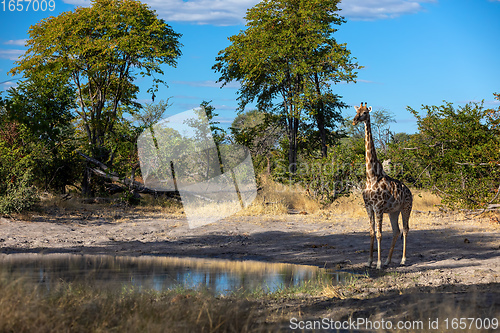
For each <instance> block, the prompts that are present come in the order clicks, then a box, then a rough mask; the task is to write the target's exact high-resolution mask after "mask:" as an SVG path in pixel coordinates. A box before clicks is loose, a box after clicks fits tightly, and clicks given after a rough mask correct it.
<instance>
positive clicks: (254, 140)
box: [230, 110, 285, 175]
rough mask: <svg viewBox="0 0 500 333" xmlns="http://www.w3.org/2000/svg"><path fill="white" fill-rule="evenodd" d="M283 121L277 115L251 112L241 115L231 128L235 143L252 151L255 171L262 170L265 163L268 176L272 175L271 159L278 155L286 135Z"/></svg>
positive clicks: (257, 111)
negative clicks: (281, 142) (280, 144)
mask: <svg viewBox="0 0 500 333" xmlns="http://www.w3.org/2000/svg"><path fill="white" fill-rule="evenodd" d="M282 121H283V119H280V117H279V116H277V115H274V114H271V113H266V112H262V111H259V110H250V111H247V112H243V113H240V114H239V115H238V116H237V117H236V118H235V119H234V120H233V123H232V124H231V127H230V130H231V136H232V138H233V140H234V142H235V143H238V144H240V145H244V146H246V147H248V149H250V152H251V153H252V160H253V162H254V167H255V169H256V170H261V169H262V164H263V162H264V161H265V163H266V173H267V174H268V175H269V174H271V167H272V165H271V158H272V157H273V156H275V155H276V149H277V148H278V146H279V143H280V141H281V139H282V138H283V136H284V135H285V133H284V131H283V127H282Z"/></svg>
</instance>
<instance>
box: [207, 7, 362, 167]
mask: <svg viewBox="0 0 500 333" xmlns="http://www.w3.org/2000/svg"><path fill="white" fill-rule="evenodd" d="M338 3H339V1H338V0H328V1H325V0H264V1H262V2H260V3H259V4H257V5H256V6H254V7H253V8H251V9H249V10H248V12H247V15H246V17H245V18H246V20H247V29H246V30H245V31H242V32H241V33H239V34H238V35H235V36H232V37H230V41H231V45H230V46H228V47H227V48H225V49H224V50H222V51H221V52H219V57H217V59H216V60H217V63H216V64H215V66H214V67H213V68H214V69H215V70H216V71H218V72H220V73H221V77H220V79H219V81H220V82H224V84H225V83H228V82H230V81H232V80H237V81H239V82H240V83H241V89H240V90H239V94H240V96H239V100H240V109H241V110H244V108H245V105H247V104H248V103H249V102H251V101H254V100H255V99H257V105H258V108H259V109H261V110H271V109H272V107H273V105H275V104H276V99H279V100H280V101H279V102H278V103H277V104H278V105H279V107H278V110H279V113H281V114H282V115H283V116H284V117H285V119H286V133H287V136H288V163H289V168H290V171H291V172H292V173H295V170H296V164H297V149H298V130H299V125H300V121H301V119H302V117H303V110H304V107H305V104H306V103H312V104H314V105H316V106H317V108H316V113H317V115H318V117H317V119H319V121H320V122H321V120H323V119H325V117H326V115H323V114H322V112H324V111H323V109H322V108H321V105H322V103H321V101H322V100H323V95H324V92H325V91H328V89H329V82H339V81H347V82H349V81H354V79H355V77H356V72H355V70H356V69H357V68H359V67H358V65H357V64H356V63H354V62H353V59H352V58H351V56H350V51H349V50H347V48H346V46H345V44H338V43H337V42H336V40H335V39H334V38H333V34H334V32H335V31H336V29H335V28H334V26H335V25H340V24H342V23H344V22H345V21H344V19H343V18H342V17H341V16H339V15H338V14H337V12H338V10H339V9H338V7H337V5H338ZM322 133H323V132H322ZM323 134H324V133H323ZM323 134H322V135H323ZM323 142H324V140H323Z"/></svg>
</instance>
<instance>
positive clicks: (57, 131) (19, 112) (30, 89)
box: [5, 75, 78, 193]
mask: <svg viewBox="0 0 500 333" xmlns="http://www.w3.org/2000/svg"><path fill="white" fill-rule="evenodd" d="M65 82H67V80H65V78H64V77H54V78H43V77H40V76H39V75H32V76H31V77H29V78H26V79H25V80H24V81H21V82H20V83H19V85H18V86H17V87H16V88H11V89H9V90H8V103H7V104H6V106H5V108H6V109H5V111H6V113H5V119H6V121H7V123H10V126H11V125H12V124H15V126H17V129H19V130H22V131H21V132H22V136H23V145H24V146H25V147H24V148H23V149H22V150H23V151H24V153H25V154H29V155H30V156H31V158H32V159H33V160H35V161H36V166H37V167H36V168H35V169H34V170H32V174H33V178H34V184H35V185H36V186H37V187H39V188H40V189H44V190H49V189H54V190H57V191H58V192H62V193H64V191H65V187H66V185H69V184H73V183H74V181H75V179H76V176H77V170H78V168H77V167H75V165H78V163H77V161H76V155H75V153H74V150H75V147H76V145H75V140H74V138H73V136H74V128H73V126H72V124H71V121H72V118H73V115H72V112H71V110H72V109H73V108H74V104H75V103H74V91H73V89H71V87H69V86H68V85H67V84H65ZM19 125H22V126H19ZM13 149H14V147H13ZM29 149H33V151H30V150H29ZM19 172H21V171H19Z"/></svg>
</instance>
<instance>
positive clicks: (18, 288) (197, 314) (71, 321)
mask: <svg viewBox="0 0 500 333" xmlns="http://www.w3.org/2000/svg"><path fill="white" fill-rule="evenodd" d="M0 306H1V309H2V311H0V331H2V332H215V331H217V332H252V331H256V330H258V331H263V330H262V329H259V327H260V325H259V323H256V320H255V319H254V318H255V309H254V308H255V304H254V303H252V302H250V301H247V300H245V299H228V298H216V297H213V296H210V295H207V294H205V293H202V292H189V291H184V292H175V291H173V292H165V293H155V292H141V293H139V292H136V291H130V290H123V291H121V292H118V293H116V292H114V293H112V292H111V291H106V290H93V289H91V288H90V287H84V286H77V285H72V284H65V283H61V284H60V285H59V286H58V287H57V288H54V290H51V291H49V292H47V291H44V290H37V289H33V287H30V286H28V285H27V284H23V283H22V282H21V281H16V282H6V281H1V282H0Z"/></svg>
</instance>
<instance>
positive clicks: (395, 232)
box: [384, 212, 401, 266]
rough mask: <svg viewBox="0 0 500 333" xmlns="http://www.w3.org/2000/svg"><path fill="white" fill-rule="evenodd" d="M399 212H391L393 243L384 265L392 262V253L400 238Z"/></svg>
mask: <svg viewBox="0 0 500 333" xmlns="http://www.w3.org/2000/svg"><path fill="white" fill-rule="evenodd" d="M399 213H400V212H394V213H390V214H389V219H390V220H391V227H392V243H391V248H390V249H389V256H388V257H387V260H386V261H385V263H384V266H387V265H389V264H390V263H391V260H392V253H393V252H394V247H395V246H396V241H397V240H398V237H399V236H400V235H401V231H400V230H399V224H398V219H399Z"/></svg>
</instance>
